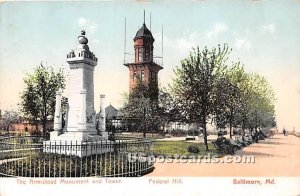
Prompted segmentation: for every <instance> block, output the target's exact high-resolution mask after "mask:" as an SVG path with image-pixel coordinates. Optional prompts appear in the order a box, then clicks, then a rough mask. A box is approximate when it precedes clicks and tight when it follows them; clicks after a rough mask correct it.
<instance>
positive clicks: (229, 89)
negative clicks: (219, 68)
mask: <svg viewBox="0 0 300 196" xmlns="http://www.w3.org/2000/svg"><path fill="white" fill-rule="evenodd" d="M219 75H221V77H218V80H217V86H216V92H215V95H216V103H215V118H216V124H217V127H221V128H225V127H228V126H229V135H230V138H232V135H233V133H232V128H233V127H237V126H238V122H237V116H238V114H239V113H241V99H240V98H241V83H243V82H244V81H245V80H246V79H247V74H246V72H245V71H244V68H243V66H241V63H240V62H237V63H234V64H233V65H232V66H231V67H227V69H226V70H223V73H222V74H219Z"/></svg>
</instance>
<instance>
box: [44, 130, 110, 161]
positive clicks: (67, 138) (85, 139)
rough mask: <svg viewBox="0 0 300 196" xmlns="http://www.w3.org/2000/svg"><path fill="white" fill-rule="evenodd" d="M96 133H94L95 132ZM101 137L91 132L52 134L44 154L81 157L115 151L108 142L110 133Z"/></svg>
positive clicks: (52, 132) (45, 145)
mask: <svg viewBox="0 0 300 196" xmlns="http://www.w3.org/2000/svg"><path fill="white" fill-rule="evenodd" d="M93 133H94V132H93ZM100 134H101V135H99V134H97V133H96V132H95V134H90V133H89V132H86V131H84V132H79V131H74V132H71V131H69V132H65V133H60V132H59V131H51V132H50V140H48V141H44V142H43V145H44V148H43V152H45V153H56V154H65V155H75V156H79V157H84V156H89V155H93V154H103V153H107V152H112V151H113V142H111V141H109V140H108V132H100Z"/></svg>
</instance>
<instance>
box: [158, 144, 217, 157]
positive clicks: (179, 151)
mask: <svg viewBox="0 0 300 196" xmlns="http://www.w3.org/2000/svg"><path fill="white" fill-rule="evenodd" d="M190 145H196V146H198V147H199V149H200V152H199V153H197V154H195V153H190V152H188V147H189V146H190ZM208 149H209V150H208V151H205V145H204V144H203V143H191V142H186V141H156V142H154V144H153V146H152V150H153V152H154V154H155V155H157V156H158V155H163V156H174V155H179V156H180V155H184V156H191V155H194V156H195V155H196V156H197V155H207V154H208V153H210V154H211V155H212V156H213V155H218V153H217V150H216V149H215V148H214V146H213V144H212V143H208Z"/></svg>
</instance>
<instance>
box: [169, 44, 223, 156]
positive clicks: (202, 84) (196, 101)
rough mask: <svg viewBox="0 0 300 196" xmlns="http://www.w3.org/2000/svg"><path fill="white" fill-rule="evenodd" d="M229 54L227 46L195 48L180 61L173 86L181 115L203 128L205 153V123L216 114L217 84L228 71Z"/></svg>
mask: <svg viewBox="0 0 300 196" xmlns="http://www.w3.org/2000/svg"><path fill="white" fill-rule="evenodd" d="M228 53H229V49H228V46H227V45H224V47H222V48H221V47H220V46H219V47H218V48H217V49H216V48H213V49H211V50H208V49H207V48H206V47H205V49H204V50H202V51H201V50H200V49H199V47H197V49H193V51H192V52H191V53H190V56H189V57H188V58H186V59H184V60H182V61H181V66H180V67H177V68H176V69H175V75H176V77H175V78H174V79H173V84H172V86H171V89H172V92H173V93H174V95H175V98H176V100H177V102H178V105H179V107H180V110H181V113H182V114H183V115H184V116H185V118H186V119H187V120H188V123H193V122H198V123H200V124H202V125H203V128H204V143H205V146H206V150H208V145H207V133H206V124H207V121H208V119H209V117H210V116H211V115H213V113H214V106H215V102H216V100H215V97H217V96H216V95H215V94H214V93H215V92H216V91H215V89H216V86H217V84H216V83H217V81H218V77H220V74H222V72H223V70H224V69H225V68H226V67H225V62H226V60H227V58H228V57H227V55H228Z"/></svg>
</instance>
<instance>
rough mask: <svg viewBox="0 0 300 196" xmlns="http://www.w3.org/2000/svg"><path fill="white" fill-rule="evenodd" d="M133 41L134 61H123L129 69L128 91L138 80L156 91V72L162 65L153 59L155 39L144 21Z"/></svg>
mask: <svg viewBox="0 0 300 196" xmlns="http://www.w3.org/2000/svg"><path fill="white" fill-rule="evenodd" d="M133 41H134V53H135V55H134V56H135V57H134V62H132V63H124V65H125V66H126V67H128V69H129V91H130V92H131V91H132V90H133V89H134V88H135V86H136V84H137V82H138V80H140V81H142V82H144V83H145V84H147V85H149V87H150V88H152V89H151V90H153V91H154V92H155V91H158V72H159V71H160V70H161V69H163V67H162V66H161V65H159V64H158V63H156V62H154V60H153V49H154V47H153V43H154V41H155V40H154V38H153V36H152V33H151V31H150V30H149V29H148V28H147V26H146V24H145V22H144V24H143V26H142V27H141V28H140V29H139V30H138V31H137V33H136V35H135V37H134V39H133ZM156 99H157V97H156Z"/></svg>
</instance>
